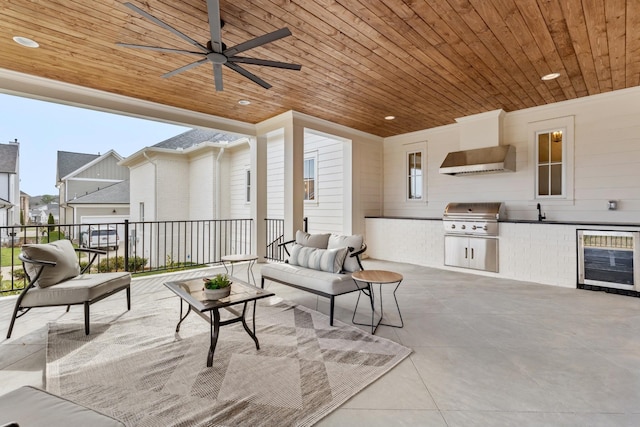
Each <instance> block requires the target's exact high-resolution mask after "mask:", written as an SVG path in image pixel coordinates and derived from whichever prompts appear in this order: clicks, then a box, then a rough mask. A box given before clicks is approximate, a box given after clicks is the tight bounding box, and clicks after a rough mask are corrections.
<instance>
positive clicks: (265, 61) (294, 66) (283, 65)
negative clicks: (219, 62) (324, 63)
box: [227, 56, 302, 71]
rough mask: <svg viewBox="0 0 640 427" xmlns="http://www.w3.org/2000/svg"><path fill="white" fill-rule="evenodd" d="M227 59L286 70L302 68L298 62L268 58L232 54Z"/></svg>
mask: <svg viewBox="0 0 640 427" xmlns="http://www.w3.org/2000/svg"><path fill="white" fill-rule="evenodd" d="M227 61H231V62H235V63H240V64H254V65H262V66H264V67H274V68H284V69H287V70H296V71H300V69H301V68H302V65H299V64H289V63H288V62H279V61H269V60H268V59H258V58H245V57H242V56H232V57H231V58H227Z"/></svg>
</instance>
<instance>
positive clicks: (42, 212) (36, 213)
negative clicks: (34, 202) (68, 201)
mask: <svg viewBox="0 0 640 427" xmlns="http://www.w3.org/2000/svg"><path fill="white" fill-rule="evenodd" d="M49 214H51V215H52V216H53V221H54V222H55V223H56V224H59V223H60V205H59V204H58V203H55V202H52V203H49V204H46V205H43V206H37V207H35V208H32V209H30V210H29V222H30V223H31V224H35V225H41V224H47V223H48V222H49Z"/></svg>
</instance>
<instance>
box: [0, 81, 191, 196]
mask: <svg viewBox="0 0 640 427" xmlns="http://www.w3.org/2000/svg"><path fill="white" fill-rule="evenodd" d="M189 129H190V128H188V127H182V126H176V125H171V124H167V123H162V122H156V121H151V120H142V119H138V118H133V117H128V116H122V115H118V114H111V113H103V112H100V111H94V110H89V109H83V108H77V107H71V106H68V105H62V104H56V103H52V102H45V101H38V100H34V99H29V98H22V97H18V96H12V95H7V94H2V93H0V143H3V144H5V143H8V142H10V141H14V140H15V139H17V140H18V142H19V143H20V191H23V192H25V193H27V194H28V195H29V196H41V195H43V194H51V195H57V194H58V189H57V188H56V160H57V153H58V151H70V152H75V153H90V154H98V153H100V154H104V153H106V152H107V151H109V150H114V151H115V152H117V153H118V154H120V155H121V156H122V157H128V156H130V155H131V154H133V153H135V152H136V151H138V150H140V149H142V148H144V147H148V146H152V145H154V144H157V143H158V142H160V141H164V140H165V139H168V138H171V137H172V136H176V135H178V134H181V133H182V132H186V131H187V130H189Z"/></svg>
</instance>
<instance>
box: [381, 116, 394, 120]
mask: <svg viewBox="0 0 640 427" xmlns="http://www.w3.org/2000/svg"><path fill="white" fill-rule="evenodd" d="M395 118H396V116H386V117H385V118H384V119H385V120H394V119H395Z"/></svg>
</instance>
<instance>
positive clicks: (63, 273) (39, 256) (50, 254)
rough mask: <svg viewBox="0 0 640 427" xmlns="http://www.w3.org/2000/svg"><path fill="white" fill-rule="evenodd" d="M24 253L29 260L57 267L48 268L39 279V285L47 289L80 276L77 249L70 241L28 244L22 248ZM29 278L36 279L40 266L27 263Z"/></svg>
mask: <svg viewBox="0 0 640 427" xmlns="http://www.w3.org/2000/svg"><path fill="white" fill-rule="evenodd" d="M22 253H23V254H24V255H26V256H27V257H28V258H31V259H34V260H39V261H53V262H55V263H56V265H55V267H52V266H47V267H45V268H44V270H43V271H42V274H41V275H40V277H39V278H38V282H37V285H38V286H39V287H41V288H46V287H48V286H51V285H55V284H56V283H60V282H62V281H63V280H67V279H71V278H73V277H76V276H77V275H78V274H80V265H79V264H78V257H77V255H76V251H75V249H73V245H72V244H71V242H70V241H69V240H57V241H55V242H52V243H43V244H28V245H23V246H22ZM25 268H26V270H27V274H28V275H29V277H31V278H34V277H35V276H36V274H38V270H39V269H40V266H39V265H35V264H30V263H25Z"/></svg>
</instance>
